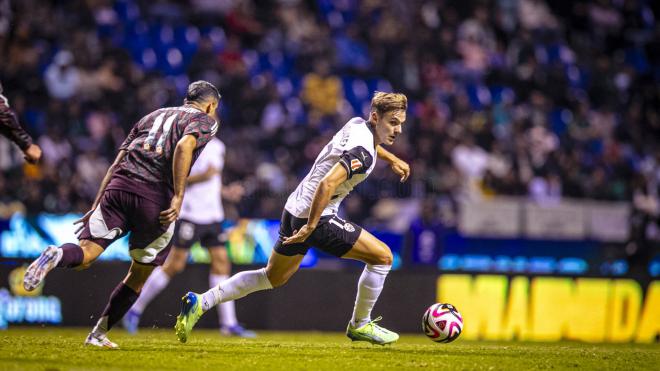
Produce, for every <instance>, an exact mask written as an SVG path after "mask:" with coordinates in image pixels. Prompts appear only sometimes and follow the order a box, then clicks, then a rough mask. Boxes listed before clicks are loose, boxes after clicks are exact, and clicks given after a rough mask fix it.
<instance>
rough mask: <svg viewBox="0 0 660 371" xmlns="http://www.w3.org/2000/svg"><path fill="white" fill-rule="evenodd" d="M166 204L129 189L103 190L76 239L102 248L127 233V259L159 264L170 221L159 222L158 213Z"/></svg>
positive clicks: (168, 243)
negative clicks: (99, 199)
mask: <svg viewBox="0 0 660 371" xmlns="http://www.w3.org/2000/svg"><path fill="white" fill-rule="evenodd" d="M169 206H170V205H169V200H167V198H166V197H164V198H163V199H162V201H161V202H155V201H153V200H151V199H147V198H144V197H141V196H139V195H137V194H135V193H131V192H125V191H120V190H116V189H109V190H106V191H105V192H104V193H103V197H102V198H101V202H100V204H99V206H98V207H97V208H96V209H95V210H94V212H93V213H92V216H91V217H90V219H89V221H88V222H87V224H86V225H85V228H84V229H83V231H82V232H81V234H80V235H79V236H78V238H79V239H81V240H90V241H92V242H94V243H97V244H99V245H100V246H101V247H103V248H104V249H105V248H107V247H108V246H109V245H110V244H111V243H113V242H114V241H115V240H117V239H119V238H120V237H123V236H125V235H126V234H127V233H128V232H131V234H130V236H129V238H128V246H129V253H130V255H131V258H133V260H134V261H136V262H138V263H141V264H151V265H163V263H164V262H165V258H167V254H168V253H169V251H170V246H171V244H172V236H173V234H174V223H171V224H170V225H162V224H160V222H159V221H158V216H159V214H160V212H161V211H163V210H166V209H168V208H169Z"/></svg>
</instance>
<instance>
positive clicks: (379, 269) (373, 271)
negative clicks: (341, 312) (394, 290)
mask: <svg viewBox="0 0 660 371" xmlns="http://www.w3.org/2000/svg"><path fill="white" fill-rule="evenodd" d="M391 268H392V266H391V265H370V264H367V265H366V266H365V267H364V270H363V271H362V275H361V276H360V280H359V281H358V292H357V297H356V299H355V308H353V318H352V319H351V324H352V325H353V326H354V327H356V328H357V327H361V326H364V325H365V324H366V323H367V322H369V321H371V309H373V307H374V305H375V304H376V300H378V296H379V295H380V292H381V291H383V284H384V283H385V278H386V277H387V274H388V273H389V272H390V269H391Z"/></svg>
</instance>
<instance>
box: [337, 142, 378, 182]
mask: <svg viewBox="0 0 660 371" xmlns="http://www.w3.org/2000/svg"><path fill="white" fill-rule="evenodd" d="M373 162H374V158H373V156H371V154H370V153H369V151H367V150H366V149H365V148H364V147H362V146H357V147H353V148H351V149H349V150H346V151H344V152H343V153H342V154H341V156H340V157H339V163H340V164H341V166H343V167H344V169H346V173H347V174H348V179H351V178H352V177H353V175H355V174H365V173H366V172H367V170H368V169H369V168H370V167H371V165H372V164H373Z"/></svg>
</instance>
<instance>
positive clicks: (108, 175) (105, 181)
mask: <svg viewBox="0 0 660 371" xmlns="http://www.w3.org/2000/svg"><path fill="white" fill-rule="evenodd" d="M126 153H127V152H126V150H124V149H122V150H119V153H118V154H117V157H115V161H114V162H113V163H112V165H110V167H109V168H108V171H107V172H106V173H105V176H104V177H103V181H102V182H101V186H100V187H99V191H98V192H97V193H96V198H95V199H94V203H93V204H92V207H91V209H89V211H88V212H87V213H86V214H85V215H83V217H82V218H80V219H78V220H76V221H75V222H73V224H74V225H76V224H80V225H79V226H78V229H77V230H76V232H75V233H76V234H78V232H80V231H81V230H82V229H83V228H84V227H85V224H86V223H87V220H89V217H90V216H92V213H93V212H94V210H95V209H96V207H97V206H98V205H99V203H100V202H101V197H103V192H105V188H106V187H107V186H108V183H110V179H112V174H114V172H115V170H116V169H117V166H119V164H120V163H121V161H122V160H123V159H124V157H126Z"/></svg>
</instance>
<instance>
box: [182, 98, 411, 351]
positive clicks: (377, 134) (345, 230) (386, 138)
mask: <svg viewBox="0 0 660 371" xmlns="http://www.w3.org/2000/svg"><path fill="white" fill-rule="evenodd" d="M407 105H408V102H407V99H406V96H405V95H403V94H396V93H382V92H376V94H375V95H374V97H373V99H372V100H371V112H370V114H369V119H368V120H364V119H362V118H360V117H355V118H353V119H351V120H350V121H348V122H347V123H346V124H345V125H344V126H343V127H342V129H341V130H340V131H339V132H338V133H337V134H335V136H334V137H333V138H332V140H331V141H330V142H329V143H328V144H327V145H326V146H325V147H324V148H323V150H322V151H321V153H320V154H319V155H318V157H317V158H316V161H315V162H314V165H313V166H312V169H311V170H310V172H309V173H308V174H307V176H306V177H305V178H304V179H303V180H302V181H301V182H300V184H299V185H298V187H297V188H296V190H295V191H294V192H293V193H291V195H290V196H289V199H288V200H287V203H286V206H285V207H284V212H283V214H282V220H281V224H280V232H279V235H280V236H279V239H278V241H277V243H276V244H275V247H274V251H273V252H272V254H271V256H270V259H269V261H268V265H267V266H266V267H265V268H262V269H259V270H253V271H244V272H240V273H238V274H236V275H234V276H232V277H231V278H229V279H228V280H226V281H223V282H221V283H220V284H219V285H217V286H215V287H212V288H211V289H210V290H208V291H207V292H205V293H203V294H195V293H192V292H189V293H187V294H186V295H185V296H184V297H183V298H182V308H181V314H180V315H179V316H178V317H177V322H176V325H175V331H176V334H177V337H178V338H179V341H181V342H186V341H187V339H188V336H189V335H190V332H191V331H192V328H193V327H194V325H195V323H196V322H197V320H198V319H199V318H200V317H201V315H202V314H204V312H206V311H208V310H209V309H210V308H212V307H213V306H215V305H217V304H221V303H224V302H226V301H232V300H236V299H239V298H242V297H243V296H246V295H248V294H250V293H253V292H255V291H259V290H266V289H271V288H274V287H279V286H282V285H284V284H285V283H286V282H287V281H288V280H289V278H290V277H291V276H292V275H293V274H294V273H295V272H296V271H297V270H298V267H299V266H300V263H301V261H302V259H303V256H304V255H305V253H306V252H307V250H308V249H309V248H310V247H315V248H317V249H320V250H322V251H325V252H327V253H329V254H332V255H334V256H337V257H341V258H345V259H354V260H359V261H362V262H364V263H365V264H366V266H365V268H364V271H363V272H362V275H361V276H360V279H359V281H358V293H357V298H356V300H355V306H354V308H353V316H352V318H351V320H350V321H349V324H348V326H347V329H346V335H347V336H348V337H349V338H350V339H352V340H354V341H355V340H358V341H367V342H370V343H372V344H380V345H384V344H390V343H393V342H395V341H397V340H398V338H399V335H398V334H396V333H395V332H392V331H390V330H387V329H385V328H383V327H381V326H379V325H377V324H376V321H378V320H380V317H379V318H376V319H374V320H372V319H371V309H372V308H373V307H374V305H375V304H376V300H377V299H378V296H379V295H380V292H381V291H382V289H383V284H384V282H385V278H386V277H387V274H388V273H389V271H390V269H391V266H392V252H391V251H390V249H389V247H387V245H385V243H383V242H382V241H380V240H378V239H377V238H376V237H374V236H373V235H372V234H371V233H369V232H367V231H366V230H364V229H362V228H361V227H360V226H358V225H356V224H354V223H352V222H350V221H346V220H343V219H342V218H340V217H338V216H337V211H338V209H339V204H340V203H341V201H342V200H343V199H344V198H345V197H346V196H347V195H348V194H349V193H350V191H351V190H352V189H353V187H355V186H356V185H357V184H358V183H360V182H361V181H363V180H364V179H365V178H366V177H367V176H369V174H370V173H371V171H372V170H373V169H374V167H375V164H376V157H379V158H381V159H382V160H384V161H386V162H388V163H389V165H390V167H391V169H392V170H393V171H394V172H395V173H396V174H398V175H399V176H400V177H401V181H402V182H403V181H405V180H406V179H407V178H408V175H409V174H410V167H409V166H408V164H407V163H405V162H404V161H402V160H400V159H399V158H397V157H396V156H394V155H393V154H391V153H390V152H388V151H386V150H385V149H383V148H382V147H381V144H388V145H390V144H392V143H394V141H395V140H396V137H397V136H398V135H399V134H401V129H402V126H403V123H404V122H405V121H406V109H407Z"/></svg>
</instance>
